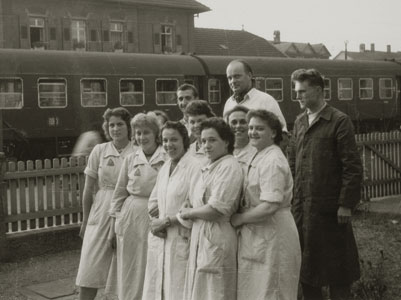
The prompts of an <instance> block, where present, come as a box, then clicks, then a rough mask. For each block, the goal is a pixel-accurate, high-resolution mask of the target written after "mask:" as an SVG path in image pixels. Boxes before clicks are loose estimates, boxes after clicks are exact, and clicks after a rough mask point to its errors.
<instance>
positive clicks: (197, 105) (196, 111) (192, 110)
mask: <svg viewBox="0 0 401 300" xmlns="http://www.w3.org/2000/svg"><path fill="white" fill-rule="evenodd" d="M185 114H186V115H187V116H200V115H206V116H207V117H208V118H211V117H215V116H216V115H215V114H214V112H213V110H212V108H211V107H210V105H209V103H207V101H205V100H192V101H191V102H189V103H188V105H187V107H186V108H185Z"/></svg>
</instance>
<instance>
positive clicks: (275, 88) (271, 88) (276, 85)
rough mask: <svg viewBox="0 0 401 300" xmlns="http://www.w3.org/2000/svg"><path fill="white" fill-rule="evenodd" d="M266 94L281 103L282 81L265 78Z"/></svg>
mask: <svg viewBox="0 0 401 300" xmlns="http://www.w3.org/2000/svg"><path fill="white" fill-rule="evenodd" d="M266 93H268V94H269V95H271V96H272V97H273V98H274V99H276V100H277V101H278V102H281V101H283V79H281V78H267V79H266Z"/></svg>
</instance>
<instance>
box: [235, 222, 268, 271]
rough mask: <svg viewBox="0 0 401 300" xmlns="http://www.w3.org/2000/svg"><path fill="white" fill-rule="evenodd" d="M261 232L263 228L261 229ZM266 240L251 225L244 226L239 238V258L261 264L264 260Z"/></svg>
mask: <svg viewBox="0 0 401 300" xmlns="http://www.w3.org/2000/svg"><path fill="white" fill-rule="evenodd" d="M261 230H263V228H261ZM267 246H268V245H267V240H266V239H265V237H264V236H263V234H262V233H259V232H258V229H257V228H255V227H254V226H252V225H244V226H243V227H242V228H241V235H240V237H239V253H238V255H239V257H240V258H242V259H245V260H249V261H253V262H256V263H261V264H263V263H264V262H265V260H266V250H267V248H268V247H267Z"/></svg>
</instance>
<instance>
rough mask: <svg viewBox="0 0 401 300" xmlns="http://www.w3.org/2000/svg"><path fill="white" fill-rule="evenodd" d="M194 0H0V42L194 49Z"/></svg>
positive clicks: (56, 46)
mask: <svg viewBox="0 0 401 300" xmlns="http://www.w3.org/2000/svg"><path fill="white" fill-rule="evenodd" d="M209 10H210V9H209V8H208V7H206V6H205V5H203V4H201V3H200V2H197V1H196V0H96V1H93V0H79V1H78V0H74V1H72V0H35V1H26V0H0V48H14V49H41V50H76V51H100V52H111V51H114V52H131V53H165V54H171V53H177V54H179V53H182V52H186V53H188V52H193V51H194V41H193V37H194V33H193V31H194V15H196V14H199V13H202V12H206V11H209Z"/></svg>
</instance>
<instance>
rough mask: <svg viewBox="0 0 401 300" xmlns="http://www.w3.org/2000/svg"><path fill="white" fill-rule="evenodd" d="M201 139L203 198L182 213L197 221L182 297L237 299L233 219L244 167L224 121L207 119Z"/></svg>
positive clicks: (198, 299) (219, 299)
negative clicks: (204, 158)
mask: <svg viewBox="0 0 401 300" xmlns="http://www.w3.org/2000/svg"><path fill="white" fill-rule="evenodd" d="M201 141H202V146H203V149H204V151H205V153H206V155H207V157H208V160H209V162H208V164H207V165H206V166H205V167H204V168H202V179H201V181H200V182H201V194H200V196H201V197H197V198H195V200H196V201H195V202H194V203H193V208H183V209H182V210H181V214H180V216H181V218H183V219H185V220H192V221H193V222H194V224H193V227H192V234H191V247H190V254H189V259H188V268H187V274H186V279H185V287H184V297H183V299H185V300H235V299H236V292H237V291H236V288H235V287H236V282H237V235H236V232H235V229H234V228H233V227H232V226H231V224H230V217H231V215H232V214H234V213H235V212H236V211H237V208H238V203H239V196H240V193H241V189H242V181H243V175H242V170H241V166H240V164H239V163H238V161H237V159H236V158H235V157H234V156H232V152H233V150H234V134H233V133H232V132H231V129H230V127H229V126H228V125H227V124H226V123H225V122H224V120H223V119H221V118H210V119H208V120H206V121H204V122H202V124H201Z"/></svg>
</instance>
